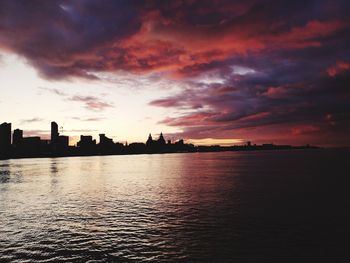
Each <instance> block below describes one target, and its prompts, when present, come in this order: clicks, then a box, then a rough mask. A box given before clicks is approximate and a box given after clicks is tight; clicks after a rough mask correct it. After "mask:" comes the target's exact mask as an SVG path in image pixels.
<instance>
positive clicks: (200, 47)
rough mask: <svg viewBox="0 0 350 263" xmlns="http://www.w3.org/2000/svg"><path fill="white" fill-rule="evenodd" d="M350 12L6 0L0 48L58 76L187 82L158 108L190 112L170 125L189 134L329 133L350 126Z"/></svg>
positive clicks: (250, 4) (342, 7)
mask: <svg viewBox="0 0 350 263" xmlns="http://www.w3.org/2000/svg"><path fill="white" fill-rule="evenodd" d="M349 11H350V3H349V1H346V0H336V1H330V0H320V1H316V0H310V1H300V0H296V1H272V0H246V1H232V0H220V1H219V0H210V1H209V0H201V1H199V0H181V1H180V0H175V1H161V0H149V1H141V0H140V1H108V0H104V1H92V0H85V1H58V0H53V1H1V3H0V48H1V49H3V50H5V51H8V52H15V53H17V54H20V55H21V56H24V57H25V58H26V59H27V60H28V61H29V63H31V64H32V65H33V66H34V67H35V68H36V69H37V70H38V72H39V73H40V74H41V75H42V76H44V77H46V78H49V79H65V78H70V77H82V78H87V79H92V80H94V79H97V78H98V74H96V73H98V72H114V71H118V72H120V71H121V72H122V71H128V72H132V73H138V74H143V73H161V74H160V76H164V77H168V78H172V79H173V80H176V81H179V82H181V83H182V84H186V85H185V86H186V88H185V89H184V90H183V91H182V92H179V94H177V95H174V96H168V97H164V98H155V99H154V100H153V101H151V102H150V105H152V106H157V107H166V108H168V109H169V108H174V109H175V110H177V112H180V116H178V115H176V116H175V115H174V116H169V117H168V118H166V119H165V120H162V121H161V122H162V123H165V124H167V125H172V126H177V127H181V128H183V130H184V133H183V134H184V135H185V136H188V137H189V138H200V137H201V138H204V137H205V136H208V137H215V136H216V135H218V134H219V135H220V136H221V137H232V134H233V133H237V134H239V135H241V136H244V132H245V133H246V134H249V135H251V136H252V137H254V136H253V135H252V134H254V133H255V137H256V138H260V137H259V136H263V135H264V136H266V137H269V136H270V137H271V138H272V137H274V136H275V137H277V136H282V135H281V133H283V134H285V136H287V135H288V136H294V137H293V138H294V139H295V140H298V138H299V137H300V138H302V137H303V136H304V137H305V136H306V137H307V136H308V137H307V138H313V137H312V136H314V137H315V138H316V137H317V138H322V140H323V139H327V138H328V140H329V138H331V135H332V136H333V137H334V136H337V134H338V135H341V136H338V137H339V138H340V137H342V136H343V134H344V132H345V131H350V125H349V121H348V120H349V114H350V109H349V106H348V105H349V104H350V103H349V88H348V87H349V85H350V83H349V77H350V76H349V75H350V49H349V46H350V19H349V16H348V14H349ZM51 92H53V93H55V94H57V95H60V96H66V94H65V93H64V92H63V91H55V90H52V91H51ZM70 100H73V101H77V102H80V103H84V105H86V107H87V108H89V109H94V110H100V109H105V108H108V107H111V106H112V105H111V104H110V103H108V102H104V101H101V100H99V99H98V98H92V97H91V96H81V95H79V96H74V97H71V98H70ZM272 126H273V127H274V129H272V128H271V127H272ZM277 126H278V127H277ZM277 133H278V134H277ZM327 136H328V137H327ZM235 137H236V136H235ZM306 137H305V138H306ZM343 139H344V140H345V141H346V138H345V137H344V136H343ZM340 140H341V138H340V139H339V140H338V141H340ZM301 141H302V140H301Z"/></svg>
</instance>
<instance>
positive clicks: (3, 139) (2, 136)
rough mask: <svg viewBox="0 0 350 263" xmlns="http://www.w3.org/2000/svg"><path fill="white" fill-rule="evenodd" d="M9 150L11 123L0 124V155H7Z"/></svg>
mask: <svg viewBox="0 0 350 263" xmlns="http://www.w3.org/2000/svg"><path fill="white" fill-rule="evenodd" d="M10 150H11V123H7V122H4V123H3V124H1V125H0V156H3V157H7V156H8V155H9V154H10Z"/></svg>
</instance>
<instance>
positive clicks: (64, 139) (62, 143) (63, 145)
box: [57, 135, 69, 151]
mask: <svg viewBox="0 0 350 263" xmlns="http://www.w3.org/2000/svg"><path fill="white" fill-rule="evenodd" d="M68 146H69V137H68V136H63V135H61V136H58V141H57V149H58V150H59V151H64V150H66V149H67V148H68Z"/></svg>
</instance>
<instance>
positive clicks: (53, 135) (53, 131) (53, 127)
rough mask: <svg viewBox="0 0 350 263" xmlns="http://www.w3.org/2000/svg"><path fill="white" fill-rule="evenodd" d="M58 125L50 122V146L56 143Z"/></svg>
mask: <svg viewBox="0 0 350 263" xmlns="http://www.w3.org/2000/svg"><path fill="white" fill-rule="evenodd" d="M58 136H59V133H58V125H57V123H56V122H54V121H53V122H51V144H55V143H56V142H57V141H58Z"/></svg>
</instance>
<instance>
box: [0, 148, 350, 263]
mask: <svg viewBox="0 0 350 263" xmlns="http://www.w3.org/2000/svg"><path fill="white" fill-rule="evenodd" d="M349 153H350V152H349V151H340V150H307V151H298V150H294V151H275V152H245V153H237V152H236V153H228V152H226V153H192V154H163V155H138V156H104V157H74V158H55V159H23V160H8V161H0V262H350V213H349V209H350V184H349V183H350V179H349V176H350V173H349V165H350V154H349Z"/></svg>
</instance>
